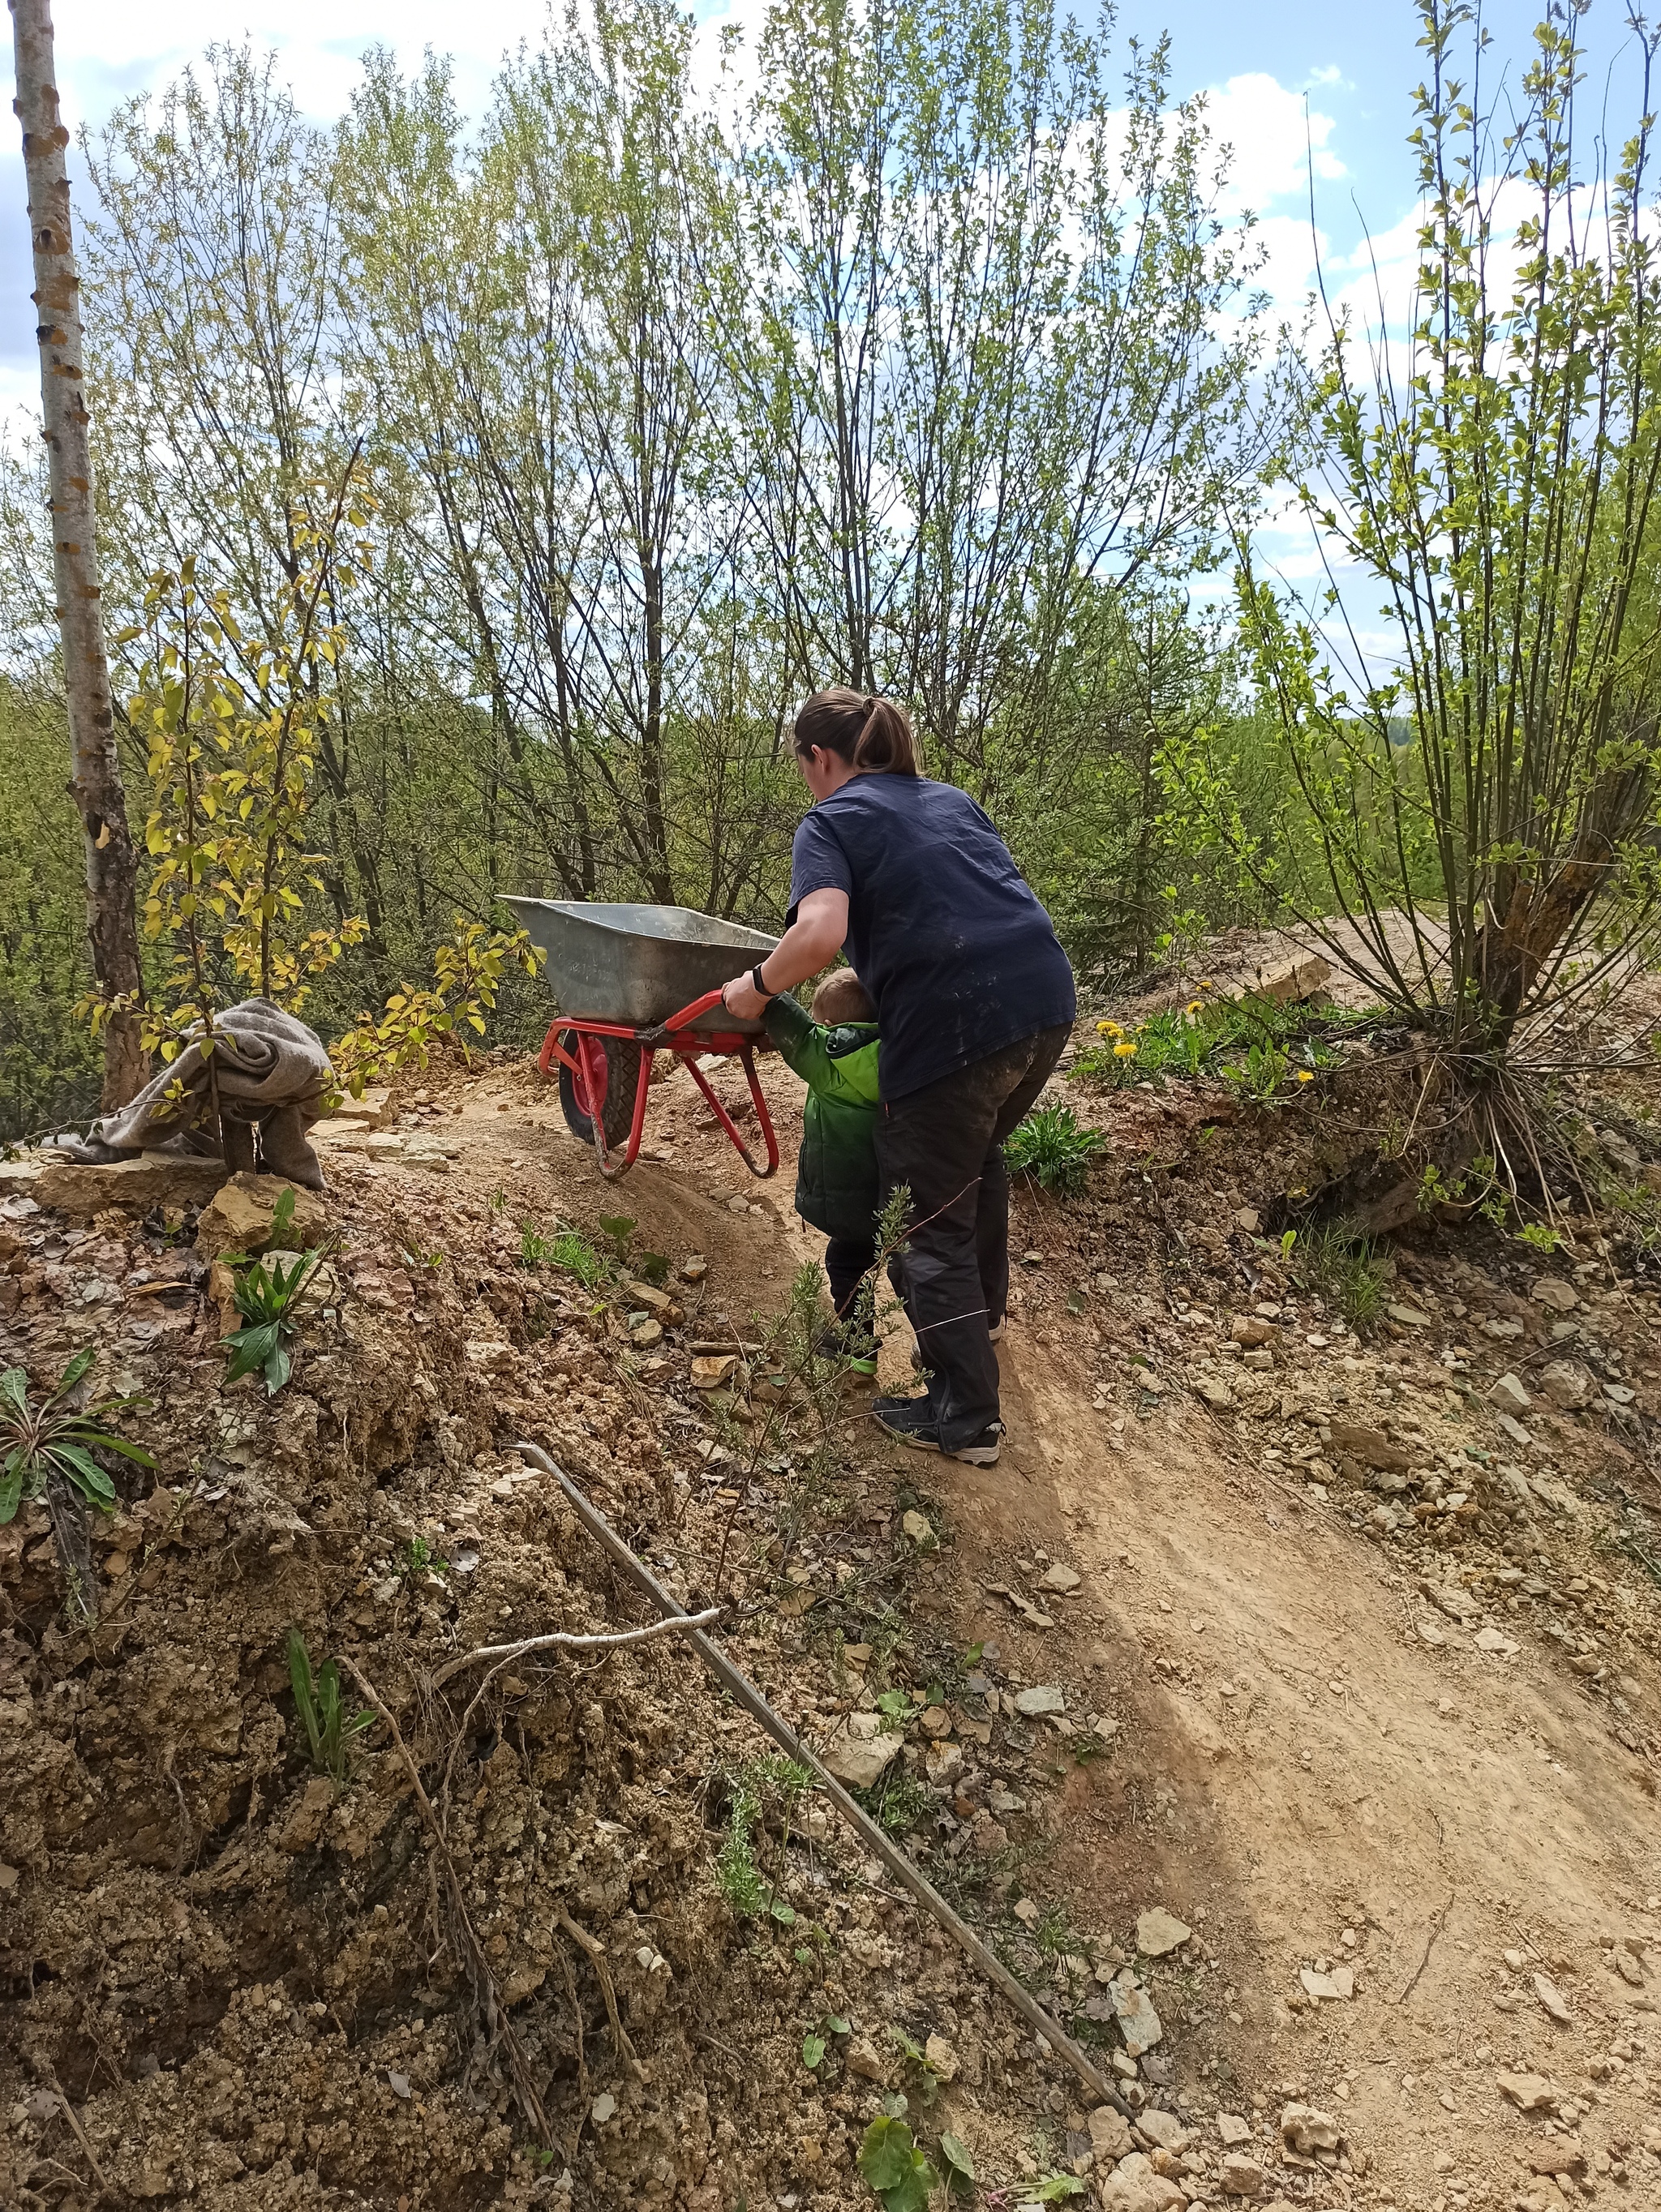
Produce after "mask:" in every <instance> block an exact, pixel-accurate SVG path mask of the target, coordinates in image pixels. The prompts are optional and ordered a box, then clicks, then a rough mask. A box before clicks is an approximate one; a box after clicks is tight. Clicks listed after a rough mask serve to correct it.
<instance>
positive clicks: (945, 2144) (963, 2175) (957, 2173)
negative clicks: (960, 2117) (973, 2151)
mask: <svg viewBox="0 0 1661 2212" xmlns="http://www.w3.org/2000/svg"><path fill="white" fill-rule="evenodd" d="M940 2157H941V2159H942V2160H943V2161H944V2163H945V2166H946V2194H947V2195H948V2196H950V2197H968V2196H970V2195H971V2194H972V2193H973V2191H974V2186H975V2161H974V2160H973V2158H972V2157H970V2151H969V2146H968V2144H967V2143H966V2142H964V2140H963V2138H962V2136H954V2135H953V2134H952V2131H951V2130H950V2129H949V2128H948V2129H947V2130H946V2131H945V2133H944V2134H943V2135H942V2136H940Z"/></svg>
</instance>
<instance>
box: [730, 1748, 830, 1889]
mask: <svg viewBox="0 0 1661 2212" xmlns="http://www.w3.org/2000/svg"><path fill="white" fill-rule="evenodd" d="M812 1782H813V1777H812V1773H811V1772H810V1771H809V1770H808V1769H807V1768H806V1767H805V1766H798V1765H796V1763H795V1761H794V1759H781V1758H778V1757H776V1756H773V1757H769V1758H765V1759H746V1760H745V1763H744V1764H743V1765H741V1766H739V1767H738V1768H737V1769H735V1770H734V1771H733V1773H732V1774H730V1775H729V1776H728V1778H727V1787H728V1790H729V1792H730V1795H729V1797H728V1801H727V1820H728V1827H727V1841H726V1842H725V1843H724V1844H722V1845H721V1855H720V1857H718V1858H717V1859H716V1861H715V1884H716V1887H718V1888H719V1890H720V1891H721V1896H722V1897H723V1898H724V1899H726V1902H727V1910H728V1911H730V1912H731V1913H732V1915H733V1918H734V1919H735V1920H755V1919H757V1918H759V1917H760V1916H761V1915H762V1914H763V1913H764V1912H771V1913H773V1914H774V1915H775V1916H776V1917H777V1918H779V1919H781V1920H784V1921H785V1923H786V1925H787V1926H788V1924H789V1923H790V1922H791V1921H794V1918H795V1914H794V1911H792V1910H791V1908H790V1906H789V1905H788V1902H786V1901H785V1900H784V1899H781V1898H779V1897H778V1896H777V1895H776V1892H775V1889H774V1886H773V1884H772V1883H771V1882H770V1881H768V1880H767V1878H766V1876H765V1875H764V1874H763V1872H762V1870H761V1869H760V1867H759V1866H758V1865H757V1863H756V1854H755V1847H754V1844H753V1841H752V1838H753V1837H754V1834H755V1831H756V1827H757V1823H758V1822H759V1821H760V1820H761V1816H762V1813H763V1811H764V1808H765V1807H766V1805H767V1803H768V1802H769V1800H770V1799H773V1798H777V1799H780V1800H782V1818H783V1823H784V1827H785V1832H786V1834H787V1836H788V1832H789V1826H790V1820H791V1816H792V1814H794V1810H795V1808H796V1804H797V1802H798V1801H799V1799H800V1797H801V1796H802V1793H803V1792H804V1790H809V1789H811V1788H812ZM781 1905H782V1906H783V1911H780V1909H779V1908H780V1906H781ZM787 1916H788V1917H787Z"/></svg>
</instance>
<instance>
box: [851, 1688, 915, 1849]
mask: <svg viewBox="0 0 1661 2212" xmlns="http://www.w3.org/2000/svg"><path fill="white" fill-rule="evenodd" d="M906 1703H907V1709H908V1711H909V1710H910V1709H911V1708H910V1699H907V1701H906ZM853 1794H854V1796H855V1797H857V1798H858V1799H859V1800H860V1802H861V1804H862V1805H863V1806H864V1807H865V1809H866V1811H867V1813H869V1814H870V1815H871V1817H872V1818H873V1820H876V1821H877V1822H878V1823H879V1825H880V1826H883V1827H885V1828H886V1829H887V1831H888V1832H889V1834H890V1835H891V1836H903V1835H904V1834H906V1833H907V1832H908V1831H909V1830H910V1829H912V1828H915V1827H916V1826H917V1824H918V1823H919V1821H922V1820H927V1819H928V1815H929V1814H931V1813H932V1812H933V1811H934V1803H935V1801H934V1793H933V1792H932V1791H931V1790H930V1789H929V1787H928V1784H927V1783H926V1782H923V1781H922V1780H920V1779H919V1778H918V1777H917V1776H916V1775H915V1774H912V1773H911V1772H910V1771H909V1770H908V1769H907V1768H906V1767H905V1766H904V1765H902V1764H901V1763H900V1761H899V1760H897V1759H896V1760H895V1761H894V1763H893V1765H891V1766H890V1767H889V1768H888V1770H887V1771H886V1772H885V1774H884V1775H883V1776H882V1778H880V1780H879V1781H877V1782H875V1783H873V1784H872V1786H871V1788H870V1789H869V1790H855V1791H854V1793H853Z"/></svg>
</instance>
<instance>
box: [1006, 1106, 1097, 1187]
mask: <svg viewBox="0 0 1661 2212" xmlns="http://www.w3.org/2000/svg"><path fill="white" fill-rule="evenodd" d="M1106 1142H1107V1139H1106V1138H1105V1137H1104V1135H1103V1133H1102V1132H1101V1131H1100V1130H1099V1129H1092V1128H1089V1127H1086V1126H1085V1125H1084V1124H1083V1123H1081V1122H1080V1121H1079V1120H1078V1119H1077V1118H1076V1116H1075V1115H1074V1111H1073V1109H1072V1108H1071V1107H1070V1106H1040V1107H1038V1108H1037V1109H1036V1110H1035V1111H1034V1112H1032V1113H1031V1114H1029V1115H1027V1117H1026V1119H1025V1121H1023V1122H1022V1123H1021V1124H1020V1126H1019V1128H1017V1129H1016V1130H1015V1131H1014V1132H1013V1134H1012V1135H1011V1136H1010V1138H1009V1139H1008V1141H1007V1143H1006V1144H1005V1146H1004V1148H1003V1156H1004V1159H1005V1162H1006V1163H1007V1165H1008V1167H1009V1168H1010V1170H1012V1172H1013V1173H1014V1174H1017V1175H1025V1176H1031V1178H1032V1180H1033V1181H1034V1182H1037V1184H1038V1185H1039V1187H1040V1188H1042V1189H1044V1190H1047V1191H1050V1192H1051V1193H1053V1194H1054V1195H1055V1196H1056V1197H1057V1198H1067V1197H1070V1196H1071V1195H1072V1194H1074V1192H1075V1191H1079V1190H1082V1189H1083V1188H1084V1182H1085V1177H1086V1175H1088V1173H1089V1171H1090V1162H1091V1159H1092V1156H1093V1155H1094V1154H1095V1153H1097V1152H1100V1150H1101V1149H1102V1147H1103V1146H1104V1144H1105V1143H1106Z"/></svg>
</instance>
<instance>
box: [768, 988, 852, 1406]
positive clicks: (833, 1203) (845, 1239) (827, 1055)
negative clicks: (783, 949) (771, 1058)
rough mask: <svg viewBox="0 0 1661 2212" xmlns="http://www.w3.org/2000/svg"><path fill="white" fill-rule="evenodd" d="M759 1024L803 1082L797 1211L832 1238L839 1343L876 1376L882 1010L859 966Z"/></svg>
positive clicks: (827, 1261) (784, 1001)
mask: <svg viewBox="0 0 1661 2212" xmlns="http://www.w3.org/2000/svg"><path fill="white" fill-rule="evenodd" d="M764 1020H765V1022H766V1024H767V1034H768V1036H770V1037H771V1039H772V1040H773V1042H774V1043H775V1044H776V1046H777V1047H778V1048H779V1051H780V1053H781V1054H782V1057H783V1059H784V1060H785V1063H786V1065H787V1066H789V1067H790V1068H792V1069H793V1070H794V1073H796V1074H798V1075H799V1076H800V1077H801V1079H802V1080H803V1082H805V1083H806V1085H807V1103H806V1109H805V1110H804V1113H803V1116H802V1137H801V1158H800V1162H799V1163H798V1165H797V1168H796V1211H797V1212H798V1213H799V1214H800V1216H801V1218H802V1219H803V1220H804V1221H809V1222H811V1223H812V1225H813V1226H814V1228H815V1229H822V1230H823V1231H824V1234H825V1236H826V1237H828V1238H829V1239H830V1242H829V1243H827V1244H826V1246H825V1248H824V1272H825V1273H826V1274H827V1275H829V1277H830V1278H831V1304H833V1305H834V1306H835V1308H836V1310H837V1323H838V1325H839V1327H838V1330H837V1334H836V1336H835V1338H833V1343H834V1344H835V1346H837V1348H839V1349H843V1350H845V1351H846V1352H847V1353H848V1355H849V1365H850V1366H851V1367H853V1368H854V1369H855V1370H857V1371H858V1372H859V1373H860V1374H861V1375H874V1374H875V1373H876V1371H877V1343H876V1337H875V1335H874V1334H873V1328H872V1318H871V1316H872V1305H873V1288H872V1285H871V1284H870V1282H869V1280H868V1278H869V1276H870V1273H871V1269H872V1267H873V1265H874V1263H875V1261H876V1256H877V1245H876V1233H875V1223H876V1212H877V1148H876V1127H877V1010H876V1008H875V1007H874V1006H873V1005H872V1003H871V999H870V994H868V993H867V990H866V988H865V986H864V985H863V984H862V983H861V981H860V979H859V977H858V976H857V975H855V973H854V971H853V969H851V968H839V969H837V971H836V973H835V974H834V975H828V976H826V978H825V980H824V982H823V983H821V984H820V985H819V987H818V990H817V991H815V992H814V994H813V1005H812V1012H808V1013H804V1012H803V1011H802V1009H801V1007H800V1005H799V1004H798V1003H797V1001H796V1000H794V999H793V998H792V997H790V995H789V994H788V993H785V994H782V996H780V997H778V998H776V999H770V1000H768V1002H767V1012H766V1013H765V1015H764ZM861 1285H864V1287H863V1290H861Z"/></svg>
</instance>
